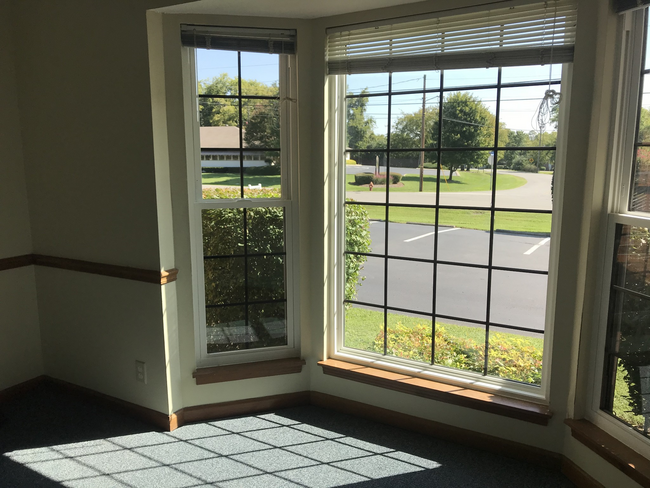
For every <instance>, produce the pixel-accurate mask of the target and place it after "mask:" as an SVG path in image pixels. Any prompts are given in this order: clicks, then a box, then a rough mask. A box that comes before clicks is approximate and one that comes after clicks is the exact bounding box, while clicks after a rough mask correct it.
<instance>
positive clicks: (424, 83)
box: [420, 75, 427, 191]
mask: <svg viewBox="0 0 650 488" xmlns="http://www.w3.org/2000/svg"><path fill="white" fill-rule="evenodd" d="M426 89H427V75H424V82H423V84H422V128H421V129H420V148H421V149H424V111H425V110H426V103H425V101H426V96H427V94H426ZM423 187H424V151H420V191H423Z"/></svg>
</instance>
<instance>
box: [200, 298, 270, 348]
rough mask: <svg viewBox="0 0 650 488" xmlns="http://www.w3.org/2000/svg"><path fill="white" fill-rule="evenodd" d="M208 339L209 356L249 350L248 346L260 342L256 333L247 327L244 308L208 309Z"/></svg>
mask: <svg viewBox="0 0 650 488" xmlns="http://www.w3.org/2000/svg"><path fill="white" fill-rule="evenodd" d="M206 339H207V349H208V351H207V352H208V354H212V353H215V352H223V351H236V350H238V349H247V345H248V344H250V343H251V342H256V341H258V337H257V335H256V334H255V331H254V330H253V329H252V328H251V327H248V326H247V325H246V308H245V307H243V306H233V307H219V308H208V309H207V310H206Z"/></svg>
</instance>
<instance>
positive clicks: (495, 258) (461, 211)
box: [330, 2, 575, 390]
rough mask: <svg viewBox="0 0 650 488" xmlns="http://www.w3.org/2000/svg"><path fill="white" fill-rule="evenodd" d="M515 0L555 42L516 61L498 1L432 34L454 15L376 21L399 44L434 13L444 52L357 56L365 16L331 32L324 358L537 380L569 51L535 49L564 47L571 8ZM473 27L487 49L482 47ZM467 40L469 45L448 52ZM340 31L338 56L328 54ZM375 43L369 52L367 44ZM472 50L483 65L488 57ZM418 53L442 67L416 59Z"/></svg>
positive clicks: (512, 18) (524, 382) (512, 19)
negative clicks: (331, 326)
mask: <svg viewBox="0 0 650 488" xmlns="http://www.w3.org/2000/svg"><path fill="white" fill-rule="evenodd" d="M526 8H527V9H528V10H527V12H528V15H529V16H528V19H529V21H530V19H531V18H533V14H532V13H531V12H537V14H538V15H539V16H540V17H539V18H541V19H545V20H543V22H542V24H543V25H546V26H547V32H550V31H551V30H555V29H557V31H558V32H560V31H561V32H562V34H561V35H560V37H561V40H562V42H560V41H558V38H557V37H556V38H555V41H551V37H550V36H549V37H547V38H544V39H543V41H542V38H543V37H544V36H543V35H542V34H540V35H539V38H538V41H539V44H540V45H541V47H540V45H537V47H536V49H537V50H538V53H537V57H536V58H535V56H530V57H527V55H523V54H522V53H523V51H522V50H521V48H522V45H519V49H520V50H519V51H518V52H519V54H520V55H522V57H520V58H519V59H518V60H517V59H516V58H515V57H513V56H514V55H513V53H512V52H510V55H508V54H507V52H509V51H507V50H506V48H507V46H505V45H504V44H503V43H502V44H500V43H499V40H498V37H499V35H501V36H502V37H501V39H502V40H504V39H512V36H513V35H516V31H519V30H520V29H522V27H523V24H522V22H521V21H517V20H516V18H517V16H516V14H515V13H513V12H512V11H510V10H509V9H506V10H508V12H500V11H493V12H491V13H490V15H484V16H483V17H484V18H486V19H491V20H492V21H494V22H496V23H498V24H499V26H500V27H501V30H500V32H501V34H498V33H497V32H498V31H499V29H497V28H496V26H494V25H483V24H481V22H483V21H479V20H478V17H477V18H476V19H475V20H476V22H479V26H478V27H476V29H477V31H476V32H473V31H472V29H471V28H463V29H462V32H459V31H449V32H447V31H444V26H445V25H448V26H449V29H452V30H453V29H454V28H455V27H454V26H458V25H461V24H460V22H456V20H457V19H455V17H448V18H443V19H442V20H441V21H440V22H439V23H436V22H429V24H427V23H425V22H422V23H421V24H417V22H414V23H413V25H412V26H411V24H408V23H407V24H405V25H397V26H395V25H392V26H391V29H388V28H387V29H386V32H391V33H394V32H398V33H399V32H401V30H403V31H404V32H408V33H410V34H408V36H413V37H408V42H407V41H406V40H405V41H404V44H405V45H410V46H413V45H414V44H417V42H416V41H415V40H414V39H416V40H417V35H413V32H414V29H416V28H419V27H418V26H420V25H421V26H422V28H423V29H429V28H430V27H429V25H434V26H436V28H437V29H438V30H439V31H440V32H438V34H439V38H438V39H441V41H440V42H441V43H444V42H448V43H449V46H448V47H449V50H448V51H446V50H445V47H444V46H442V47H441V46H437V45H435V46H434V45H430V46H425V47H424V48H423V47H421V46H419V51H418V50H417V49H416V50H415V51H414V52H409V51H404V52H402V53H401V54H399V55H398V54H394V53H393V54H390V53H391V47H392V46H394V45H400V40H399V38H398V39H397V40H395V39H390V40H389V42H387V47H386V49H387V53H389V54H386V56H388V57H390V56H391V55H392V56H394V59H393V58H391V59H390V60H389V61H390V62H388V61H387V60H386V59H383V60H381V61H378V60H376V59H372V57H373V56H374V54H371V55H368V56H366V57H365V58H364V57H363V56H364V55H363V53H362V51H363V48H362V47H358V45H357V44H355V43H361V42H362V41H361V40H363V39H365V37H364V36H365V35H367V36H368V39H367V42H368V46H370V43H372V42H375V43H377V40H376V39H371V38H370V37H372V36H379V34H377V35H375V34H374V33H373V32H371V29H367V32H368V33H367V34H366V30H364V29H363V28H360V29H359V31H358V32H357V31H354V30H351V31H350V32H344V33H334V34H332V36H333V38H334V39H335V41H332V44H333V46H334V47H333V48H332V49H333V52H334V53H335V55H336V56H338V58H335V60H334V61H333V62H332V63H331V64H330V73H341V72H345V70H346V69H347V70H348V71H347V74H346V76H345V78H342V80H341V82H340V83H339V84H338V85H339V86H340V89H339V92H340V94H339V99H340V100H342V102H343V103H345V109H344V110H340V111H339V113H340V114H341V117H343V116H345V118H346V120H345V122H344V123H343V124H342V126H343V129H342V131H344V136H343V137H344V138H345V144H344V145H345V147H344V148H342V149H341V151H342V152H343V153H344V157H342V158H341V159H342V160H343V159H344V160H345V161H346V164H345V165H344V169H343V165H341V168H342V169H341V171H340V173H339V176H340V177H339V194H340V204H341V205H342V206H343V207H344V209H345V211H344V212H343V214H342V215H344V223H343V224H342V226H341V227H340V229H341V234H344V236H343V235H341V237H340V239H339V242H340V252H341V255H342V256H343V260H344V264H345V266H343V267H341V269H342V270H343V269H344V272H343V271H342V272H341V275H340V278H339V280H340V281H339V282H340V283H341V285H340V290H341V293H340V294H339V298H340V299H341V301H342V307H341V312H340V314H339V327H338V329H337V331H338V335H337V338H336V339H337V342H336V345H337V349H336V351H337V353H338V354H339V356H341V357H347V358H358V359H361V360H364V359H365V360H370V361H375V362H376V361H377V360H378V359H379V360H380V361H381V362H383V363H384V364H390V365H393V366H395V367H400V366H403V367H406V368H409V370H410V371H411V372H412V371H416V370H419V371H426V372H431V373H434V374H441V375H446V376H448V377H449V375H451V376H455V377H458V378H466V379H467V378H470V379H471V378H472V377H474V378H476V376H477V375H479V376H481V377H483V378H484V380H483V381H488V382H489V381H490V378H492V379H493V380H494V381H496V382H502V381H503V380H509V381H510V385H511V386H512V388H513V389H515V390H516V389H518V388H520V386H518V385H521V386H522V387H528V388H530V386H533V387H537V386H541V385H542V381H543V378H544V377H543V358H544V356H545V354H544V344H545V339H544V337H545V333H546V332H547V330H548V327H549V322H548V320H546V310H547V300H546V297H547V288H548V276H549V271H550V270H549V256H550V249H551V244H552V243H553V236H552V233H551V223H552V217H553V213H554V211H557V209H555V208H554V205H553V191H554V188H553V187H554V171H555V168H556V162H557V163H558V164H561V161H558V158H557V156H556V154H557V152H558V151H557V145H556V144H557V134H558V130H559V123H560V117H559V111H560V110H559V109H560V103H561V92H562V86H561V81H562V73H563V64H561V63H563V62H567V61H570V57H567V56H568V54H567V53H568V50H567V49H560V48H558V47H557V45H556V46H555V49H557V52H556V54H557V56H558V57H557V58H553V57H552V56H553V55H552V53H547V54H550V56H551V57H550V58H548V63H547V64H545V65H543V66H542V65H540V64H539V59H541V58H540V51H539V50H540V49H542V51H543V49H544V48H543V46H544V45H545V44H544V43H545V42H548V43H549V44H552V42H555V43H556V44H563V43H565V44H567V45H570V43H571V42H572V41H571V35H570V32H571V29H572V28H575V22H574V20H571V18H572V17H571V16H572V15H573V14H575V6H573V5H571V3H570V2H546V3H545V4H542V5H538V6H527V7H526ZM560 10H561V13H558V12H559V11H560ZM501 14H503V15H508V16H509V17H508V19H505V18H501V17H499V16H500V15H501ZM472 15H474V16H476V14H472ZM545 15H546V16H547V17H544V16H545ZM495 19H496V20H495ZM550 19H552V20H550ZM464 20H467V19H464ZM485 22H488V21H485ZM540 22H541V21H540ZM508 23H510V24H512V25H508ZM416 24H417V25H416ZM465 25H470V26H471V25H472V23H471V22H467V23H466V24H465ZM474 25H477V24H474ZM550 25H554V26H555V27H554V28H551V27H548V26H550ZM510 27H512V28H513V29H514V30H513V31H512V32H511V31H508V29H509V28H510ZM527 27H528V28H529V32H530V31H531V30H533V29H534V25H533V23H532V22H531V23H529V24H528V25H527ZM458 29H461V28H458ZM379 30H381V27H379ZM513 32H515V33H514V34H513ZM540 32H541V31H540ZM429 34H430V33H429ZM481 34H484V35H486V36H488V37H489V38H490V42H491V46H492V47H493V51H489V50H488V52H485V51H484V49H485V44H484V43H483V44H482V43H481V42H480V37H479V36H480V35H481ZM405 35H406V34H405ZM422 35H423V37H422V38H423V39H426V38H427V36H426V33H425V32H423V33H422ZM386 36H388V34H387V35H386ZM495 36H496V37H495ZM532 37H534V36H532ZM474 38H477V39H478V40H477V41H476V42H475V43H477V46H479V45H480V46H481V47H477V48H476V49H478V50H480V52H478V51H472V52H471V53H470V54H469V55H468V53H466V52H460V51H464V47H461V48H459V49H458V50H456V49H454V46H456V43H457V42H458V46H461V45H463V43H462V42H461V41H460V39H465V41H467V43H470V44H471V42H472V41H470V39H474ZM346 40H347V42H349V44H348V45H347V47H348V51H347V53H348V56H349V59H347V63H346V60H344V59H339V58H344V57H345V54H341V53H345V52H346V51H345V49H343V48H342V47H341V45H343V44H345V42H346ZM528 41H530V39H529V40H528ZM528 41H526V42H528ZM423 42H424V41H423ZM531 44H534V43H529V44H526V47H527V49H533V48H531V47H530V46H531ZM465 46H466V44H465ZM563 46H564V44H563ZM564 47H566V46H564ZM375 48H376V44H375V45H373V49H372V50H371V49H370V47H368V52H371V53H374V52H377V51H381V49H380V48H376V49H375ZM335 49H336V50H335ZM405 49H406V48H405ZM470 50H471V49H470ZM449 51H451V53H450V52H449ZM359 52H361V54H359V55H358V57H356V53H359ZM423 53H424V54H423ZM402 55H405V56H408V59H409V60H410V62H409V63H405V62H402V61H401V56H402ZM542 56H543V54H542ZM487 58H491V59H492V61H491V62H494V63H495V64H496V65H497V66H495V67H487V66H486V64H485V59H487ZM499 59H503V60H504V61H502V62H499V61H498V60H499ZM505 59H507V60H508V61H505ZM533 59H536V60H537V61H536V62H535V61H534V60H533ZM554 60H555V61H557V62H554ZM517 61H518V62H519V63H521V64H522V65H521V66H518V63H517ZM536 63H537V64H536ZM432 64H433V65H437V66H448V67H447V68H445V69H437V70H430V69H429V70H426V69H418V66H426V65H432ZM488 64H489V63H488ZM382 66H383V67H384V68H382ZM396 67H399V68H400V69H398V68H396ZM383 70H385V71H387V72H381V71H383ZM343 137H341V139H343ZM341 145H343V144H341Z"/></svg>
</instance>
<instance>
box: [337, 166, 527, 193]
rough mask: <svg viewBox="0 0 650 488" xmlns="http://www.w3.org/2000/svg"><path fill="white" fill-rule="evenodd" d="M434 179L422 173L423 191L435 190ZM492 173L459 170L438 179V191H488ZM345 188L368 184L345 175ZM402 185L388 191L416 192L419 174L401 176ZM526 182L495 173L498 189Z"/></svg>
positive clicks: (376, 188)
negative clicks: (457, 172) (457, 173)
mask: <svg viewBox="0 0 650 488" xmlns="http://www.w3.org/2000/svg"><path fill="white" fill-rule="evenodd" d="M436 180H437V178H436V177H435V176H434V175H424V191H425V192H434V191H436ZM491 180H492V175H491V174H490V173H474V172H471V173H470V172H466V171H464V172H461V173H460V174H459V175H458V176H454V177H453V179H452V180H449V179H444V178H443V179H442V180H441V181H440V192H456V191H489V190H490V185H491V183H492V182H491ZM346 181H347V190H348V191H368V185H359V186H357V185H355V184H354V175H347V177H346ZM402 183H403V186H391V187H390V191H391V192H393V191H398V192H417V191H419V189H420V175H419V174H416V173H414V174H407V175H404V177H403V178H402ZM525 184H526V180H525V179H524V178H522V177H520V176H514V175H507V174H498V175H497V189H498V190H511V189H513V188H517V187H520V186H523V185H525ZM373 191H386V188H385V187H375V188H374V189H373Z"/></svg>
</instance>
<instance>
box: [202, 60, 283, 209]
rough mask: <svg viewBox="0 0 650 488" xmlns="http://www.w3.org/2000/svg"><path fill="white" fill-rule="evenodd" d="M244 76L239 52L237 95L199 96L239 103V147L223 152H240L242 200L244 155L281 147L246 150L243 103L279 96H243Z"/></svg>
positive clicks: (277, 97)
mask: <svg viewBox="0 0 650 488" xmlns="http://www.w3.org/2000/svg"><path fill="white" fill-rule="evenodd" d="M241 80H242V76H241V52H240V51H238V52H237V94H236V95H212V94H198V98H199V100H201V99H214V100H236V101H237V110H238V119H239V123H238V125H237V128H238V129H239V146H238V147H233V148H221V149H220V150H221V151H239V178H240V182H239V191H240V196H241V198H245V195H244V189H245V186H244V177H245V173H244V155H245V154H246V153H251V152H262V151H268V152H278V153H279V152H280V148H279V147H254V148H250V147H249V148H245V147H244V133H243V131H242V129H243V128H244V127H243V120H244V114H243V105H244V104H243V101H244V100H276V101H279V100H280V97H279V96H265V95H242V83H241Z"/></svg>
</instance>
